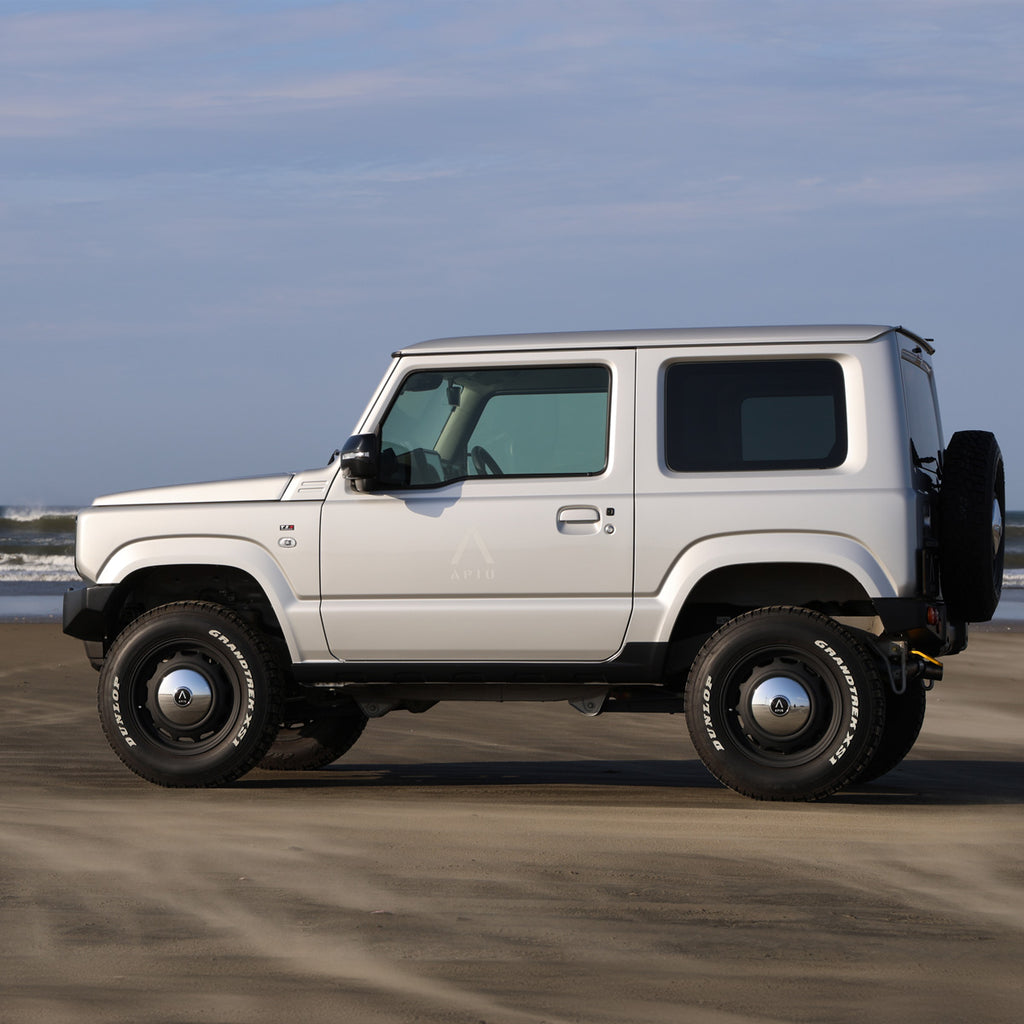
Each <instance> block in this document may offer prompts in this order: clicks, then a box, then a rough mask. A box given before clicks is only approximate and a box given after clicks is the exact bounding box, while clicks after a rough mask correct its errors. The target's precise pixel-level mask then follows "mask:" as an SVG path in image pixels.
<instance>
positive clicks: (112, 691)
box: [98, 601, 281, 787]
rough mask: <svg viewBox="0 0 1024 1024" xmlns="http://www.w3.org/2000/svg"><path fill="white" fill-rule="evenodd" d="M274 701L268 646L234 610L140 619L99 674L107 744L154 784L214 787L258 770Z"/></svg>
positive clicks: (269, 737) (275, 681) (192, 607)
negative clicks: (250, 770)
mask: <svg viewBox="0 0 1024 1024" xmlns="http://www.w3.org/2000/svg"><path fill="white" fill-rule="evenodd" d="M280 701H281V679H280V674H279V671H278V668H277V662H276V661H275V659H274V656H273V654H272V653H271V651H270V649H269V647H268V646H267V644H266V642H265V641H264V640H263V639H262V638H261V637H260V636H259V635H258V634H256V633H254V632H253V631H252V630H251V629H250V628H249V627H248V626H247V625H246V623H245V622H244V621H243V620H242V619H241V618H239V617H238V616H237V615H236V614H235V613H234V612H232V611H231V610H230V609H228V608H224V607H221V606H220V605H216V604H210V603H207V602H199V601H195V602H180V603H176V604H168V605H163V606H161V607H159V608H154V609H153V610H152V611H149V612H146V613H145V614H143V615H140V616H139V618H137V619H136V620H135V621H134V622H132V623H131V624H130V625H129V626H127V627H126V628H125V630H124V631H123V632H122V633H121V635H120V636H118V638H117V639H116V640H115V641H114V644H113V646H112V647H111V649H110V654H109V656H108V657H107V659H106V662H105V663H104V666H103V671H102V672H101V673H100V681H99V694H98V703H99V713H100V722H101V723H102V725H103V731H104V733H105V734H106V737H107V740H108V742H109V743H110V745H111V747H113V749H114V752H115V753H116V754H117V756H118V757H119V758H121V760H122V761H123V762H124V763H125V764H126V765H127V766H128V767H129V768H130V769H131V770H132V771H133V772H135V773H136V774H137V775H141V776H142V778H144V779H147V780H148V781H150V782H154V783H156V784H157V785H158V786H196V787H197V786H219V785H224V784H226V783H228V782H231V781H233V780H234V779H237V778H238V777H239V776H241V775H243V774H244V773H245V772H247V771H249V769H250V768H253V767H255V766H256V764H258V763H259V761H260V759H261V758H262V757H263V755H264V754H265V753H266V751H267V749H268V748H269V746H270V744H271V743H272V742H273V740H274V736H275V734H276V732H277V728H278V724H279V721H280V713H281V712H280Z"/></svg>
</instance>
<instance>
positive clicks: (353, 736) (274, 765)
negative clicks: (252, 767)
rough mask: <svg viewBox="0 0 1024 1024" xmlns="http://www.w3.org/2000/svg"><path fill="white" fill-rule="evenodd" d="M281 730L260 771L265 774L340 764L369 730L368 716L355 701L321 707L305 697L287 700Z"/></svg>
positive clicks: (313, 769) (312, 769)
mask: <svg viewBox="0 0 1024 1024" xmlns="http://www.w3.org/2000/svg"><path fill="white" fill-rule="evenodd" d="M280 726H281V727H280V729H278V732H277V737H276V738H275V739H274V742H273V744H271V747H270V749H269V750H268V751H267V752H266V753H265V754H264V755H263V759H262V760H261V761H260V765H259V766H260V768H263V769H265V770H266V771H278V772H299V771H315V770H316V769H317V768H324V767H326V766H327V765H329V764H331V762H333V761H337V760H338V758H339V757H341V755H342V754H344V753H345V752H346V751H347V750H348V749H349V748H350V747H351V746H352V744H353V743H355V741H356V740H357V739H359V737H360V736H361V735H362V734H363V729H365V728H366V715H364V714H363V712H362V711H361V710H360V708H359V705H358V704H356V702H355V701H349V702H348V703H347V704H345V705H343V706H341V707H330V708H318V707H316V706H314V705H312V704H310V703H309V702H308V701H307V700H305V699H304V698H302V697H293V698H290V699H288V700H286V701H285V703H284V712H283V714H282V717H281V723H280Z"/></svg>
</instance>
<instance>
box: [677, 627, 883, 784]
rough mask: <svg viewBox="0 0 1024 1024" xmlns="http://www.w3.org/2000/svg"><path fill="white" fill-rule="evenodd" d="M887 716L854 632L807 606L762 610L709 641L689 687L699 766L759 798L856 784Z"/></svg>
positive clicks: (876, 680) (872, 670) (878, 684)
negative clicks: (700, 763)
mask: <svg viewBox="0 0 1024 1024" xmlns="http://www.w3.org/2000/svg"><path fill="white" fill-rule="evenodd" d="M884 720H885V692H884V689H883V687H882V681H881V677H880V676H879V674H878V672H877V670H876V669H875V666H874V664H873V662H872V659H871V657H870V655H869V654H868V652H867V651H866V650H865V649H864V647H863V646H862V645H861V644H860V642H859V641H858V640H857V639H856V637H855V636H854V635H853V634H852V633H850V632H849V631H848V630H847V629H845V628H844V627H843V626H841V625H839V624H838V623H837V622H835V621H834V620H833V619H830V618H829V617H828V616H825V615H821V614H818V613H817V612H812V611H809V610H807V609H804V608H785V607H775V608H760V609H757V610H756V611H752V612H747V613H746V614H744V615H740V616H738V617H737V618H735V619H732V620H730V621H729V622H727V623H726V624H725V625H724V626H722V627H721V629H719V630H718V631H717V632H716V633H714V634H712V636H711V637H710V638H709V639H708V640H707V642H706V643H705V644H704V646H703V647H702V648H701V650H700V652H699V653H698V654H697V657H696V659H695V660H694V662H693V665H692V667H691V669H690V673H689V677H688V679H687V683H686V721H687V725H688V726H689V730H690V737H691V739H692V740H693V745H694V746H695V747H696V749H697V753H698V754H699V755H700V757H701V760H702V761H703V762H704V764H705V766H706V767H707V768H708V770H709V771H710V772H711V774H712V775H714V776H715V777H716V778H717V779H718V780H719V781H720V782H722V783H724V784H725V785H726V786H728V787H729V788H730V789H734V790H736V791H737V792H738V793H742V794H744V795H745V796H750V797H754V798H755V799H758V800H817V799H820V798H821V797H824V796H827V795H828V794H830V793H834V792H835V791H836V790H838V789H840V788H842V787H843V786H845V785H847V784H848V783H850V782H852V781H854V780H855V779H856V778H857V777H858V776H859V774H860V773H861V772H862V771H863V770H864V768H865V766H866V765H867V764H868V763H869V762H870V760H871V758H872V756H873V754H874V752H875V749H876V748H877V746H878V744H879V742H880V740H881V736H882V726H883V722H884Z"/></svg>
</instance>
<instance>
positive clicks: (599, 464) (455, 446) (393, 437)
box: [379, 366, 611, 487]
mask: <svg viewBox="0 0 1024 1024" xmlns="http://www.w3.org/2000/svg"><path fill="white" fill-rule="evenodd" d="M610 391H611V374H610V372H609V370H608V368H607V367H604V366H554V367H495V368H472V367H470V368H465V369H456V370H444V371H437V372H433V371H431V372H427V371H419V372H415V373H412V374H410V375H409V376H408V377H407V378H406V379H405V381H404V382H403V384H402V388H401V390H400V391H399V393H398V395H397V397H396V398H395V401H394V403H393V404H392V406H391V408H390V409H389V410H388V413H387V415H386V416H385V418H384V421H383V422H382V424H381V443H380V447H381V464H380V465H381V472H380V477H379V482H380V483H381V484H382V485H385V486H391V487H424V486H426V487H430V486H435V487H436V486H438V485H439V484H444V483H450V482H452V481H454V480H461V479H466V478H470V477H476V476H553V475H558V476H590V475H594V474H597V473H601V472H603V471H604V468H605V465H606V463H607V452H608V416H609V399H610Z"/></svg>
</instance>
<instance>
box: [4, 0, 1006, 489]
mask: <svg viewBox="0 0 1024 1024" xmlns="http://www.w3.org/2000/svg"><path fill="white" fill-rule="evenodd" d="M1021 53H1024V3H1021V2H1020V0H1005V2H988V0H970V2H967V0H885V2H874V0H858V2H850V0H807V2H803V0H800V2H798V0H708V2H704V0H693V2H689V0H675V2H671V0H632V2H628V3H627V2H609V0H590V2H583V0H516V2H515V3H509V2H507V0H504V2H491V0H416V2H412V0H409V2H400V0H372V2H371V0H349V2H342V3H306V2H293V3H286V2H273V0H255V2H254V0H247V2H208V3H188V2H162V3H131V2H120V3H116V2H114V3H100V2H78V3H69V2H65V3H51V2H46V0H36V2H32V3H17V2H7V0H0V309H2V318H0V348H2V364H0V365H2V371H0V372H2V389H0V395H2V400H0V430H2V436H3V438H4V439H5V440H4V446H3V450H4V455H3V462H2V465H3V479H2V481H0V504H44V503H61V504H82V503H86V502H88V501H89V500H91V499H92V497H93V496H95V495H96V494H99V493H104V492H108V491H113V490H122V489H128V488H135V487H142V486H148V485H153V484H160V483H170V482H178V481H188V480H197V479H214V478H221V477H229V476H243V475H249V474H259V473H264V472H276V471H281V470H289V469H301V468H304V467H311V466H316V465H321V464H323V462H324V461H325V460H326V459H327V457H328V456H329V455H330V453H331V451H332V450H333V449H334V448H335V447H337V446H338V445H339V444H340V443H341V442H342V441H343V440H344V438H345V437H346V436H347V434H348V432H349V429H350V427H351V426H352V424H353V423H354V421H355V419H356V418H357V416H358V414H359V413H360V412H361V410H362V408H363V405H364V404H365V400H366V398H367V397H368V394H369V392H370V390H371V388H372V387H373V385H374V384H375V383H376V381H377V380H378V378H379V377H380V375H381V373H382V372H383V370H384V369H385V367H386V365H387V361H388V357H389V354H390V352H391V351H392V350H393V349H394V348H396V347H398V346H400V345H403V344H406V343H408V342H412V341H416V340H421V339H424V338H430V337H437V336H442V335H454V334H474V333H504V332H510V331H533V330H572V329H589V328H615V327H668V326H699V325H718V324H727V325H728V324H751V323H816V322H830V323H833V322H851V321H853V322H870V323H902V324H905V325H906V326H908V327H910V328H912V329H913V330H915V331H917V332H918V333H920V334H924V335H926V336H928V337H934V338H935V339H936V344H937V348H938V354H937V357H936V366H937V371H938V375H939V387H940V395H941V399H942V404H943V416H944V426H945V428H946V432H947V435H948V434H949V433H951V432H952V431H953V430H956V429H963V428H982V429H990V430H994V431H995V432H996V433H997V435H998V436H999V439H1000V442H1001V444H1002V447H1003V451H1004V454H1005V457H1006V461H1007V465H1008V474H1009V477H1008V491H1009V504H1010V505H1011V506H1012V507H1015V508H1024V440H1022V436H1021V435H1022V430H1021V422H1022V417H1021V414H1020V412H1019V395H1020V392H1021V387H1022V378H1024V355H1022V351H1024V347H1022V344H1021V340H1020V337H1019V335H1020V327H1019V322H1020V319H1021V317H1020V313H1019V310H1018V307H1019V304H1020V302H1019V293H1020V285H1019V278H1020V274H1021V265H1022V261H1021V253H1022V245H1024V242H1022V239H1024V216H1022V213H1024V62H1022V61H1021V59H1020V54H1021Z"/></svg>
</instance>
